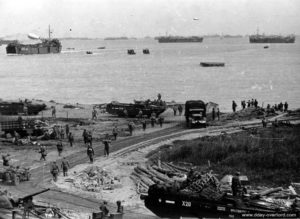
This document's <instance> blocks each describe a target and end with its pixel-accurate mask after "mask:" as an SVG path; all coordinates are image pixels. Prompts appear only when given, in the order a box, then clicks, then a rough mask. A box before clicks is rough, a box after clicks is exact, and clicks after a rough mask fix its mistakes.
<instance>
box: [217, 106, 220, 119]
mask: <svg viewBox="0 0 300 219" xmlns="http://www.w3.org/2000/svg"><path fill="white" fill-rule="evenodd" d="M217 117H218V120H220V109H219V108H218V109H217Z"/></svg>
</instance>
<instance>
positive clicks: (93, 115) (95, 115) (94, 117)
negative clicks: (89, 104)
mask: <svg viewBox="0 0 300 219" xmlns="http://www.w3.org/2000/svg"><path fill="white" fill-rule="evenodd" d="M97 114H98V112H97V110H96V108H95V107H94V108H93V112H92V120H96V119H97Z"/></svg>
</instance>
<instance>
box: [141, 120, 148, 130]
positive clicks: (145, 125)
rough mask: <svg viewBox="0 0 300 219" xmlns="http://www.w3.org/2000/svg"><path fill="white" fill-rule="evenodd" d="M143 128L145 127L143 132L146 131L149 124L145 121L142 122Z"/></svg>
mask: <svg viewBox="0 0 300 219" xmlns="http://www.w3.org/2000/svg"><path fill="white" fill-rule="evenodd" d="M142 126H143V131H146V127H147V123H146V120H145V119H143V120H142Z"/></svg>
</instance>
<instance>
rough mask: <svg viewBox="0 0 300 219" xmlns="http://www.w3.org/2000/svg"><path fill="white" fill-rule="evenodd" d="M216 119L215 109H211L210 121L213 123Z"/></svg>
mask: <svg viewBox="0 0 300 219" xmlns="http://www.w3.org/2000/svg"><path fill="white" fill-rule="evenodd" d="M215 118H216V111H215V108H213V109H212V120H213V121H214V120H215Z"/></svg>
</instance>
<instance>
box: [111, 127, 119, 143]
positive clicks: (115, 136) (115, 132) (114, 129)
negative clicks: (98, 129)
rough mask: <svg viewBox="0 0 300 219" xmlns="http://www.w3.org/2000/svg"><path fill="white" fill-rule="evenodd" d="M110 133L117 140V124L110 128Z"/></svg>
mask: <svg viewBox="0 0 300 219" xmlns="http://www.w3.org/2000/svg"><path fill="white" fill-rule="evenodd" d="M112 134H113V136H114V139H115V140H117V136H118V128H117V126H116V125H115V127H114V128H113V130H112Z"/></svg>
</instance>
